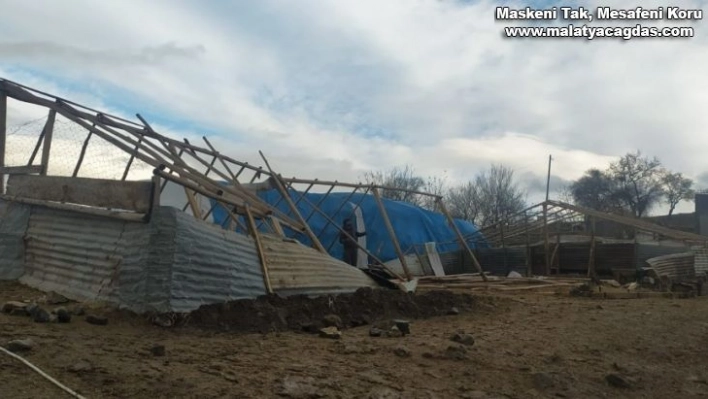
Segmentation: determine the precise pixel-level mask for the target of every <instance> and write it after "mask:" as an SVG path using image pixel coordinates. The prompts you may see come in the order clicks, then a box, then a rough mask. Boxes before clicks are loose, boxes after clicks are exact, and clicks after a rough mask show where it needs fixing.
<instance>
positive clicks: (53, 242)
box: [20, 207, 146, 300]
mask: <svg viewBox="0 0 708 399" xmlns="http://www.w3.org/2000/svg"><path fill="white" fill-rule="evenodd" d="M127 223H128V222H124V221H120V220H115V219H109V218H101V217H97V216H91V215H85V214H79V213H75V212H68V211H59V210H54V209H49V208H43V207H32V211H31V215H30V219H29V226H28V228H27V235H26V247H25V274H24V275H23V276H22V277H21V278H20V281H21V282H23V283H25V284H27V285H29V286H32V287H35V288H37V289H40V290H43V291H56V292H59V293H60V294H62V295H65V296H66V297H68V298H71V299H77V300H111V298H112V295H113V293H114V289H115V288H116V287H117V286H118V272H119V267H120V265H121V263H122V262H123V249H124V248H127V247H129V246H131V245H140V243H139V242H129V239H130V238H134V237H135V236H134V235H132V234H129V235H127V236H124V233H125V232H126V224H127ZM143 226H144V227H146V225H143Z"/></svg>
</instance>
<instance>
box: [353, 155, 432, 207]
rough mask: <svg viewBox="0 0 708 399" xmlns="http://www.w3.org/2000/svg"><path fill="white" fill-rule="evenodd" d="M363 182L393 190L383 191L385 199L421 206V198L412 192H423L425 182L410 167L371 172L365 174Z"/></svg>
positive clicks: (382, 194)
mask: <svg viewBox="0 0 708 399" xmlns="http://www.w3.org/2000/svg"><path fill="white" fill-rule="evenodd" d="M363 180H364V181H365V182H366V183H367V184H374V185H378V186H385V187H391V188H393V189H383V190H381V196H382V197H384V198H388V199H392V200H394V201H404V202H408V203H411V204H413V205H420V204H421V199H420V196H419V195H417V194H414V193H411V192H410V191H423V190H422V189H423V187H424V186H425V180H424V179H423V178H422V177H420V176H417V175H416V174H415V172H414V170H413V167H412V166H410V165H406V166H404V167H394V168H392V169H390V170H388V171H370V172H367V173H365V174H364V176H363ZM401 189H402V190H401ZM403 190H409V191H403Z"/></svg>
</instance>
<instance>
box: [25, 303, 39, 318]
mask: <svg viewBox="0 0 708 399" xmlns="http://www.w3.org/2000/svg"><path fill="white" fill-rule="evenodd" d="M38 309H39V306H37V304H36V303H31V304H29V305H27V306H26V307H25V310H27V314H28V315H30V316H32V317H34V314H35V313H36V312H37V310H38Z"/></svg>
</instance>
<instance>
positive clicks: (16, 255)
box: [0, 201, 30, 280]
mask: <svg viewBox="0 0 708 399" xmlns="http://www.w3.org/2000/svg"><path fill="white" fill-rule="evenodd" d="M0 204H2V205H1V209H3V211H2V212H3V213H2V215H0V280H15V279H18V278H20V276H22V273H24V271H25V245H24V236H25V232H26V231H27V223H28V222H29V216H30V207H29V206H27V205H23V204H18V203H10V204H8V203H6V202H5V201H0Z"/></svg>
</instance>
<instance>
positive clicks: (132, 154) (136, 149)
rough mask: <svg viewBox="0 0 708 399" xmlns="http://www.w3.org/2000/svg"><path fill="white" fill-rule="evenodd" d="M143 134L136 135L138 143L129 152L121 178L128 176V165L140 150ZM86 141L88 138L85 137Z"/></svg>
mask: <svg viewBox="0 0 708 399" xmlns="http://www.w3.org/2000/svg"><path fill="white" fill-rule="evenodd" d="M89 137H90V136H89ZM144 138H145V136H143V135H141V136H140V137H138V143H137V144H135V148H134V149H133V152H131V153H130V158H129V159H128V164H127V165H125V170H124V171H123V177H121V178H120V179H121V180H125V179H126V178H127V177H128V173H130V166H131V165H132V164H133V160H134V159H135V154H136V153H137V152H138V151H140V145H141V144H142V143H143V139H144ZM87 141H88V139H87Z"/></svg>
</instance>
